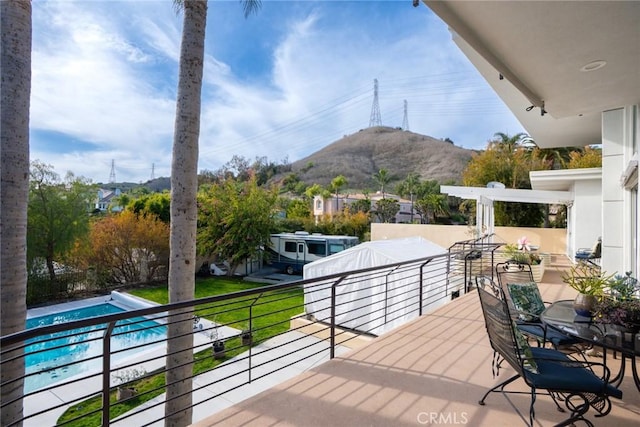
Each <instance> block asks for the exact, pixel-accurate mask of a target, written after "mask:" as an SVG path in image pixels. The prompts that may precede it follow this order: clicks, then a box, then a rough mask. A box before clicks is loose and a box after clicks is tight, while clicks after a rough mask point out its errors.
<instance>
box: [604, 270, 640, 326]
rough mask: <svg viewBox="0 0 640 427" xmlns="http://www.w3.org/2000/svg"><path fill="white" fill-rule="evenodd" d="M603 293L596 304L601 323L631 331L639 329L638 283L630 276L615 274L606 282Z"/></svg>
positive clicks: (639, 289) (639, 291) (639, 300)
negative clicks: (605, 291) (606, 286)
mask: <svg viewBox="0 0 640 427" xmlns="http://www.w3.org/2000/svg"><path fill="white" fill-rule="evenodd" d="M607 291H608V292H607V293H605V294H604V295H603V296H602V297H601V298H600V299H599V300H598V303H597V304H596V307H595V311H596V316H597V318H598V319H599V320H600V321H601V322H602V323H608V324H611V325H615V326H616V327H618V328H620V329H622V330H624V331H629V332H633V333H637V332H638V331H640V285H639V284H638V280H637V279H635V278H633V277H631V272H630V271H629V272H627V273H625V275H624V276H620V275H616V276H615V277H614V278H613V279H611V280H610V281H609V283H608V289H607Z"/></svg>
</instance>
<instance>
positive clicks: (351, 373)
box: [195, 264, 640, 427]
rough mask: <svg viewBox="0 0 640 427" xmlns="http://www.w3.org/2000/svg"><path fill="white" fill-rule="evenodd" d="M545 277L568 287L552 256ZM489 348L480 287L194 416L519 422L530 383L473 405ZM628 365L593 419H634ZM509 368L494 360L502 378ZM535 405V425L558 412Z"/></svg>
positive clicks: (568, 294)
mask: <svg viewBox="0 0 640 427" xmlns="http://www.w3.org/2000/svg"><path fill="white" fill-rule="evenodd" d="M544 279H545V282H544V283H542V284H541V291H542V294H543V297H544V298H545V300H546V301H554V300H560V299H571V298H573V297H574V296H575V293H574V291H573V290H572V289H570V288H568V287H567V286H566V285H564V284H562V281H561V278H560V269H559V267H558V265H557V264H556V265H554V266H553V267H552V268H550V269H548V271H547V273H546V274H545V277H544ZM491 358H492V350H491V348H490V346H489V341H488V339H487V336H486V331H485V329H484V321H483V319H482V312H481V310H480V304H479V301H478V298H477V294H476V293H475V292H470V293H469V294H467V295H464V296H462V297H461V298H458V299H455V300H453V301H452V302H451V303H449V304H447V305H446V306H444V307H441V308H439V309H437V310H435V311H434V312H432V313H428V314H426V315H424V316H421V317H420V318H418V319H416V320H414V321H411V322H410V323H408V324H406V325H404V326H401V327H399V328H396V329H394V330H393V331H390V332H388V333H386V334H384V335H382V336H380V337H378V338H377V339H375V340H373V341H371V342H370V343H369V344H367V345H365V346H364V347H362V348H359V349H357V350H354V351H351V352H349V353H346V354H344V355H342V356H338V357H336V358H335V359H333V360H331V361H329V362H327V363H325V364H323V365H321V366H318V367H316V368H314V369H312V370H310V371H308V372H305V373H304V374H301V375H299V376H297V377H296V378H293V379H291V380H289V381H286V382H284V383H282V384H280V385H278V386H275V387H273V388H272V389H270V390H267V391H265V392H262V393H261V394H259V395H257V396H255V397H253V398H250V399H247V400H245V401H243V402H241V403H239V404H237V405H235V406H233V407H231V408H229V409H226V410H224V411H222V412H219V413H217V414H214V415H211V416H210V417H208V418H206V419H204V420H202V421H200V422H198V423H196V424H195V426H197V427H210V426H247V425H256V426H259V425H279V423H282V424H286V425H304V426H327V425H332V426H343V425H344V426H354V425H367V426H390V425H395V426H401V425H411V426H415V425H459V424H460V425H462V424H466V425H471V426H480V425H487V426H517V425H526V424H527V422H528V408H529V395H528V394H526V393H528V388H527V387H523V388H522V391H525V392H526V393H525V394H523V395H509V396H508V398H507V397H504V396H502V395H496V394H494V395H492V396H490V397H489V399H488V401H487V404H486V406H479V405H478V403H477V402H478V399H479V398H480V397H481V396H482V395H483V394H484V392H485V391H486V390H487V389H488V388H490V387H491V386H493V385H494V384H497V383H498V382H499V381H498V379H497V378H496V379H494V378H492V374H491ZM590 359H592V360H595V361H597V360H598V358H591V357H590ZM636 363H637V361H636ZM607 364H608V366H610V367H611V369H612V371H613V372H617V371H616V369H617V368H618V366H619V359H613V357H611V355H609V357H608V358H607ZM629 371H630V370H629V369H627V374H626V378H625V379H624V380H623V381H622V384H621V385H620V388H621V389H622V390H623V393H624V398H623V400H622V401H615V399H614V402H613V403H614V405H613V409H612V411H611V413H610V414H609V415H607V416H606V417H605V418H604V419H602V420H600V421H598V419H594V418H593V414H592V413H591V415H590V416H589V417H588V418H590V419H591V420H592V421H593V422H595V423H596V425H615V426H636V425H637V423H638V417H639V416H640V392H639V391H638V389H636V387H635V385H634V383H633V379H632V378H630V375H631V374H630V373H629ZM511 373H512V371H511V370H510V369H506V370H501V371H500V378H503V377H504V378H507V377H508V376H509V375H511ZM516 384H517V383H516ZM520 385H522V384H520ZM517 388H518V387H517V386H515V387H514V389H517ZM535 410H536V418H535V423H536V425H541V426H545V425H554V424H555V423H557V422H559V421H560V420H562V419H563V418H562V415H561V414H558V412H557V410H556V408H555V406H554V404H553V403H552V401H551V399H550V398H548V397H546V396H544V397H541V396H539V397H538V398H537V400H536V405H535ZM588 414H589V413H588Z"/></svg>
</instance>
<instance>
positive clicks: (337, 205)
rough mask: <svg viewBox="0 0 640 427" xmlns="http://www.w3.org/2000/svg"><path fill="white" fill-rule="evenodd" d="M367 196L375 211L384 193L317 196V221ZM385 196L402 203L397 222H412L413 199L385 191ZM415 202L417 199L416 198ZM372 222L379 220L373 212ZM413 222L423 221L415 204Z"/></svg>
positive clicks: (315, 203)
mask: <svg viewBox="0 0 640 427" xmlns="http://www.w3.org/2000/svg"><path fill="white" fill-rule="evenodd" d="M367 197H368V198H369V200H370V201H371V212H372V213H374V212H375V210H376V203H377V202H378V200H381V199H382V193H380V192H377V193H376V194H372V195H369V196H366V195H364V194H345V195H339V196H338V198H337V200H336V197H335V196H333V197H328V198H326V199H325V198H323V197H322V196H315V197H314V198H313V215H314V216H315V218H316V222H317V221H318V220H319V219H320V218H321V217H322V216H324V215H335V214H336V213H337V212H342V211H343V210H344V208H345V207H347V206H349V205H351V204H353V203H354V202H356V201H358V200H366V199H367ZM384 198H386V199H394V200H395V201H397V202H398V203H399V204H400V210H399V211H398V213H397V214H396V217H395V220H394V222H395V223H397V224H400V223H411V208H412V203H411V200H407V199H403V198H402V197H400V196H396V195H394V194H389V193H385V195H384ZM414 204H415V200H414ZM371 221H372V222H379V220H378V218H377V216H376V215H375V214H373V215H372V216H371ZM413 222H416V223H421V222H422V216H421V215H420V214H419V213H417V212H416V210H415V206H413Z"/></svg>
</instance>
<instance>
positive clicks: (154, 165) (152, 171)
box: [151, 163, 156, 181]
mask: <svg viewBox="0 0 640 427" xmlns="http://www.w3.org/2000/svg"><path fill="white" fill-rule="evenodd" d="M154 179H156V164H155V163H151V181H153V180H154Z"/></svg>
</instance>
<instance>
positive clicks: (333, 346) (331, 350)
mask: <svg viewBox="0 0 640 427" xmlns="http://www.w3.org/2000/svg"><path fill="white" fill-rule="evenodd" d="M345 277H346V276H342V277H341V278H339V279H338V280H337V281H335V282H333V284H332V285H331V336H330V337H329V342H330V344H329V347H330V348H329V358H330V359H333V358H334V357H336V288H337V287H338V284H339V283H340V282H342V281H343V280H344V279H345Z"/></svg>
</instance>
